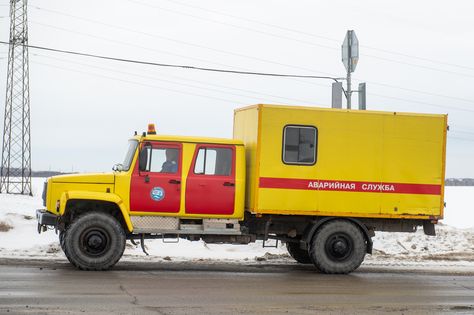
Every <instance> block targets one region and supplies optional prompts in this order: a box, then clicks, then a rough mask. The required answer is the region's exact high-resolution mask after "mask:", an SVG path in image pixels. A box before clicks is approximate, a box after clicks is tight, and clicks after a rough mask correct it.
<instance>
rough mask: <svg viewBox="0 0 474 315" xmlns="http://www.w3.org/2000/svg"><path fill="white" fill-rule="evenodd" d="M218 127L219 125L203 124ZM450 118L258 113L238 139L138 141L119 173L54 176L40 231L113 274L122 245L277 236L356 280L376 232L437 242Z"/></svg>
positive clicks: (251, 110)
mask: <svg viewBox="0 0 474 315" xmlns="http://www.w3.org/2000/svg"><path fill="white" fill-rule="evenodd" d="M209 123H212V122H209ZM446 132H447V116H446V115H428V114H410V113H399V112H381V111H355V110H344V109H342V110H341V109H328V108H315V107H296V106H276V105H255V106H250V107H245V108H241V109H237V110H235V114H234V132H233V133H234V135H233V139H218V138H198V137H180V136H163V135H157V134H156V132H155V130H154V126H153V125H150V126H149V129H148V132H146V133H145V132H144V133H143V134H139V135H137V133H136V132H135V136H133V137H132V138H131V139H130V140H129V148H128V151H127V153H126V156H125V160H124V161H123V163H122V164H117V165H115V166H114V168H113V172H112V173H104V174H74V175H64V176H54V177H51V178H49V179H48V180H47V182H46V183H45V186H44V192H43V199H44V206H45V209H40V210H38V211H37V219H38V231H45V230H46V229H47V227H48V226H53V227H55V229H56V230H57V231H59V239H60V243H61V247H62V249H63V251H64V253H65V255H66V257H67V258H68V259H69V261H70V262H71V263H72V264H73V265H74V266H76V267H77V268H80V269H84V270H105V269H109V268H111V267H112V266H113V265H115V264H116V263H117V262H118V261H119V259H120V258H121V256H122V254H123V251H124V248H125V242H126V240H130V241H132V242H135V241H136V240H140V243H141V245H142V248H143V250H144V251H145V248H144V247H143V243H144V240H145V239H155V238H163V239H165V238H184V239H187V240H192V241H195V240H203V241H205V242H207V243H228V244H248V243H250V242H254V241H256V240H263V241H264V242H265V241H268V240H269V239H273V240H277V241H278V240H279V241H283V242H285V243H286V246H287V249H288V252H289V254H290V255H291V256H292V257H293V258H294V259H295V260H296V261H298V262H299V263H303V264H306V263H308V264H309V263H312V264H314V265H315V266H316V267H317V269H319V270H320V271H321V272H324V273H349V272H351V271H353V270H355V269H356V268H357V267H359V265H360V264H361V263H362V261H363V260H364V257H365V254H366V253H371V251H372V237H373V236H374V233H375V232H377V231H393V232H414V231H416V229H417V227H418V226H422V227H423V229H424V232H425V233H426V234H428V235H434V233H435V229H434V224H436V223H437V222H438V220H439V219H442V218H443V209H444V201H443V200H444V199H443V197H444V172H445V156H446Z"/></svg>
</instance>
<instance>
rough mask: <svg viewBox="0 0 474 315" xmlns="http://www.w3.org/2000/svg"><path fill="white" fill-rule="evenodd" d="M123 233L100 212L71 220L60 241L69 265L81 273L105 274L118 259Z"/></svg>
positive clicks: (111, 219)
mask: <svg viewBox="0 0 474 315" xmlns="http://www.w3.org/2000/svg"><path fill="white" fill-rule="evenodd" d="M125 241H126V237H125V232H124V230H123V228H122V226H121V225H120V223H119V222H118V221H117V220H116V219H115V218H114V217H112V216H111V215H109V214H106V213H100V212H91V213H87V214H84V215H82V216H80V217H79V218H77V219H76V220H74V221H73V222H72V223H71V225H70V226H69V227H68V229H67V233H65V235H64V239H63V242H62V243H63V244H64V246H62V247H63V250H64V253H65V255H66V257H67V258H68V259H69V261H70V262H71V263H72V264H73V265H74V266H75V267H77V268H79V269H82V270H107V269H110V268H111V267H113V266H114V265H115V264H116V263H117V262H118V261H119V260H120V258H121V257H122V254H123V251H124V250H125Z"/></svg>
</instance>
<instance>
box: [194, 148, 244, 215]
mask: <svg viewBox="0 0 474 315" xmlns="http://www.w3.org/2000/svg"><path fill="white" fill-rule="evenodd" d="M234 201H235V146H232V145H210V144H198V145H196V151H195V152H194V158H193V163H192V165H191V168H190V170H189V174H188V178H187V180H186V213H189V214H214V215H232V214H233V213H234Z"/></svg>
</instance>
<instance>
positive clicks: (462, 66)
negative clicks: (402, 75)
mask: <svg viewBox="0 0 474 315" xmlns="http://www.w3.org/2000/svg"><path fill="white" fill-rule="evenodd" d="M165 1H167V2H171V3H176V4H178V5H181V6H185V7H190V8H194V9H198V10H201V11H205V12H210V13H214V14H218V15H223V16H227V17H231V18H234V19H238V20H242V21H247V22H251V23H255V24H259V25H264V26H268V27H272V28H275V29H280V30H283V31H288V32H292V33H296V34H302V35H306V36H310V37H314V38H319V39H323V40H327V41H332V42H337V43H340V39H335V38H331V37H327V36H322V35H318V34H314V33H310V32H305V31H301V30H297V29H293V28H289V27H284V26H281V25H276V24H271V23H265V22H262V21H258V20H254V19H249V18H245V17H241V16H237V15H233V14H229V13H227V12H223V11H218V10H212V9H208V8H203V7H200V6H196V5H191V4H188V3H183V2H181V1H176V0H165ZM361 47H364V48H368V49H372V50H375V51H380V52H383V53H386V54H391V55H397V56H402V57H407V58H413V59H418V60H423V61H429V62H432V63H437V64H444V65H447V66H451V67H457V68H463V69H471V70H474V67H469V66H465V65H458V64H453V63H448V62H443V61H439V60H435V59H429V58H424V57H419V56H414V55H410V54H405V53H401V52H396V51H392V50H386V49H381V48H375V47H372V46H368V45H361Z"/></svg>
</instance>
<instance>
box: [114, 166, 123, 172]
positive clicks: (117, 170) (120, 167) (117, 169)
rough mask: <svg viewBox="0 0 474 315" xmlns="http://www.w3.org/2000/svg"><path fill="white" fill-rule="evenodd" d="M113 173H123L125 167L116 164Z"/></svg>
mask: <svg viewBox="0 0 474 315" xmlns="http://www.w3.org/2000/svg"><path fill="white" fill-rule="evenodd" d="M112 171H114V172H122V171H123V165H122V164H115V165H114V166H113V167H112Z"/></svg>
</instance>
